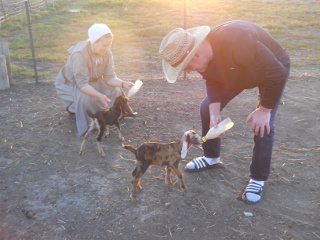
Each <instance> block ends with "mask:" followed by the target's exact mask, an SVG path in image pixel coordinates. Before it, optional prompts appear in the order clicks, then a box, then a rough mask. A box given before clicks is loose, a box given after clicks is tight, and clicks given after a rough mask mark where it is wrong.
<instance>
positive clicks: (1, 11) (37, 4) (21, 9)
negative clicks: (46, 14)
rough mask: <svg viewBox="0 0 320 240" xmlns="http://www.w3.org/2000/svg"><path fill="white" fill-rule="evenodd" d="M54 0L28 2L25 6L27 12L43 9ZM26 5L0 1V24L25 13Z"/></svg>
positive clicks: (19, 0)
mask: <svg viewBox="0 0 320 240" xmlns="http://www.w3.org/2000/svg"><path fill="white" fill-rule="evenodd" d="M54 1H55V0H29V1H27V5H28V7H29V11H30V12H32V11H33V10H39V9H44V8H46V7H48V6H49V5H50V4H52V3H53V2H54ZM25 6H26V4H25V1H22V0H0V22H3V21H8V20H10V18H12V17H15V16H18V15H20V14H25V13H26V7H25Z"/></svg>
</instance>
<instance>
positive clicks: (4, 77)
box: [0, 55, 10, 90]
mask: <svg viewBox="0 0 320 240" xmlns="http://www.w3.org/2000/svg"><path fill="white" fill-rule="evenodd" d="M9 87H10V84H9V78H8V72H7V64H6V56H4V55H0V90H3V89H7V88H9Z"/></svg>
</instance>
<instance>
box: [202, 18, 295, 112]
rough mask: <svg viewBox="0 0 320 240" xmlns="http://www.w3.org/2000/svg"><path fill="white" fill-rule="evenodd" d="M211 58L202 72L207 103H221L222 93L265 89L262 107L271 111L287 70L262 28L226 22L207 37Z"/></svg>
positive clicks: (286, 63) (279, 49) (287, 63)
mask: <svg viewBox="0 0 320 240" xmlns="http://www.w3.org/2000/svg"><path fill="white" fill-rule="evenodd" d="M208 37H209V39H210V43H211V46H212V49H213V59H212V61H211V62H210V63H209V65H208V68H207V69H206V71H205V72H202V73H200V74H201V75H202V76H203V78H204V79H205V80H206V86H207V94H208V98H209V101H210V103H214V102H221V96H222V92H223V90H224V89H226V90H232V89H235V90H243V89H250V88H254V87H257V86H263V85H264V86H263V87H265V93H264V95H263V97H262V99H261V105H262V106H263V107H266V108H269V109H272V108H274V107H275V105H276V103H277V102H278V100H279V99H280V97H281V93H282V90H283V88H284V85H285V81H286V78H287V75H288V74H289V69H290V58H289V56H288V54H287V52H286V51H285V49H284V48H283V47H282V46H281V45H280V44H279V43H278V42H277V41H276V40H274V39H273V37H272V36H271V35H270V34H269V33H268V32H267V31H265V30H264V29H263V28H261V27H259V26H257V25H255V24H253V23H250V22H245V21H231V22H226V23H223V24H221V25H218V26H216V27H213V28H212V29H211V31H210V33H209V35H208Z"/></svg>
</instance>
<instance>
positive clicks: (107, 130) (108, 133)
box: [104, 125, 110, 138]
mask: <svg viewBox="0 0 320 240" xmlns="http://www.w3.org/2000/svg"><path fill="white" fill-rule="evenodd" d="M109 135H110V126H109V125H107V127H106V133H105V135H104V136H105V137H106V138H107V137H109Z"/></svg>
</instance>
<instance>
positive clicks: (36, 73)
mask: <svg viewBox="0 0 320 240" xmlns="http://www.w3.org/2000/svg"><path fill="white" fill-rule="evenodd" d="M24 2H25V6H26V12H27V20H28V29H29V38H30V47H31V52H32V58H33V69H34V75H35V78H36V83H38V71H37V63H36V57H35V54H34V47H33V38H32V30H31V21H30V13H29V8H28V0H24Z"/></svg>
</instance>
